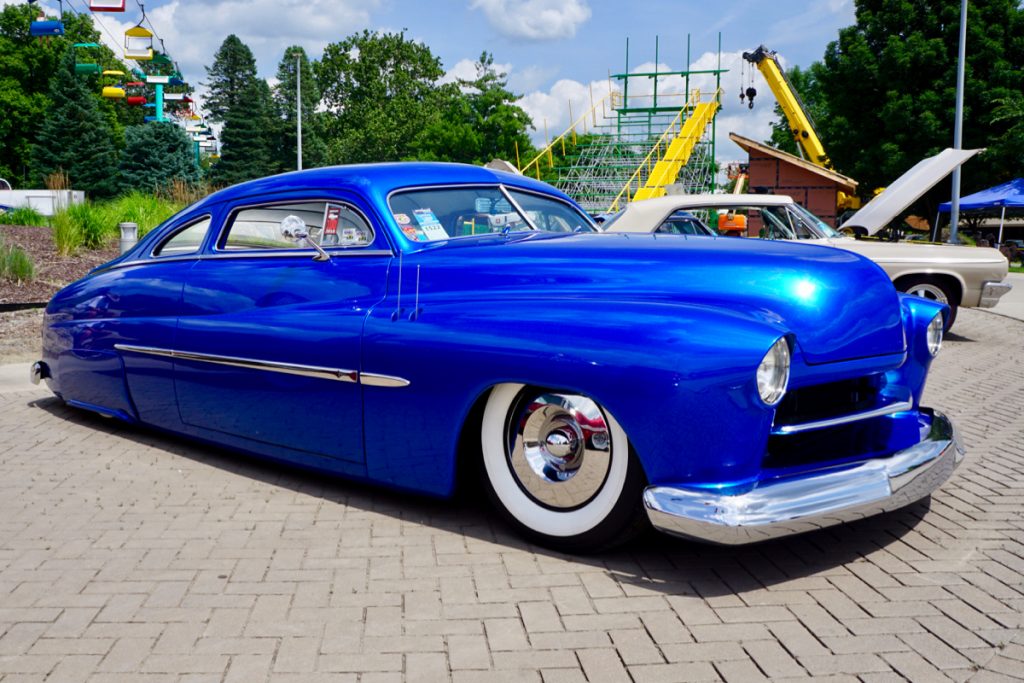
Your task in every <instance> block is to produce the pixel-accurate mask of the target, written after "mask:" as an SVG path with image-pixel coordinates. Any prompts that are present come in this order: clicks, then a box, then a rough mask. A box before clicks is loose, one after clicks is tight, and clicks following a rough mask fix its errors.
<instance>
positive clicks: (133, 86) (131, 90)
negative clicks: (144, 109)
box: [124, 81, 146, 107]
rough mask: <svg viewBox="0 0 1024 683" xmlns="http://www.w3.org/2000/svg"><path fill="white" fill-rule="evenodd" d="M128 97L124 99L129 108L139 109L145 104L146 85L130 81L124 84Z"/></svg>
mask: <svg viewBox="0 0 1024 683" xmlns="http://www.w3.org/2000/svg"><path fill="white" fill-rule="evenodd" d="M124 87H125V91H127V93H128V97H127V98H126V99H125V102H127V104H128V106H129V107H141V106H143V105H144V104H146V84H145V83H142V82H139V81H132V82H131V83H125V84H124Z"/></svg>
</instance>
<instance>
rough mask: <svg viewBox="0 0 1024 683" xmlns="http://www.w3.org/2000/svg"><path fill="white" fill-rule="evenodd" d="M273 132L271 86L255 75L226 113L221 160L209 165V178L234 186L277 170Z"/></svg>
mask: <svg viewBox="0 0 1024 683" xmlns="http://www.w3.org/2000/svg"><path fill="white" fill-rule="evenodd" d="M276 132H277V131H276V126H275V120H274V117H273V116H272V101H271V96H270V87H269V86H268V85H267V82H266V81H264V80H261V79H258V78H254V79H252V80H251V81H250V82H249V84H248V85H247V86H246V88H245V89H244V90H243V91H242V92H241V93H240V97H239V98H238V100H237V102H236V103H235V104H233V105H232V106H231V107H230V108H229V109H228V110H227V112H226V115H225V120H224V128H223V130H222V131H221V136H220V141H221V156H220V161H218V162H217V163H216V164H214V165H213V166H212V167H211V168H210V180H211V181H212V182H214V183H216V184H219V185H233V184H235V183H240V182H244V181H246V180H252V179H254V178H261V177H263V176H266V175H271V174H273V173H276V172H277V171H278V161H277V159H276V158H275V153H274V152H275V150H274V147H273V145H272V144H271V143H272V140H273V138H274V137H275V135H276Z"/></svg>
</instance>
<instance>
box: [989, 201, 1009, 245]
mask: <svg viewBox="0 0 1024 683" xmlns="http://www.w3.org/2000/svg"><path fill="white" fill-rule="evenodd" d="M1005 222H1006V207H1005V206H1004V207H1003V211H1002V213H1000V214H999V239H998V240H996V243H995V244H993V245H992V246H993V247H998V246H999V245H1000V244H1002V243H1003V223H1005Z"/></svg>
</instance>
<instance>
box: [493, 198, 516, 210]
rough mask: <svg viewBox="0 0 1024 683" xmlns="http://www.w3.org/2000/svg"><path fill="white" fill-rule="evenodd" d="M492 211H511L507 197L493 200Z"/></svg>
mask: <svg viewBox="0 0 1024 683" xmlns="http://www.w3.org/2000/svg"><path fill="white" fill-rule="evenodd" d="M493 211H494V213H512V205H511V204H509V203H508V200H507V199H504V198H502V199H498V200H496V201H495V202H494V207H493Z"/></svg>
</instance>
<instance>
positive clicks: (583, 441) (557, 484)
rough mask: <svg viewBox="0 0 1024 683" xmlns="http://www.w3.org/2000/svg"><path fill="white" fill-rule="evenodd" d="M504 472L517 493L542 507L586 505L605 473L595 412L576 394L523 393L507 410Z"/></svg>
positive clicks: (604, 429) (601, 419)
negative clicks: (507, 470)
mask: <svg viewBox="0 0 1024 683" xmlns="http://www.w3.org/2000/svg"><path fill="white" fill-rule="evenodd" d="M511 418H512V419H511V422H510V424H509V429H508V431H509V433H508V439H507V443H508V444H509V450H508V454H509V455H508V459H509V467H510V469H511V470H512V474H513V475H514V476H515V478H516V481H517V482H518V484H519V486H520V488H522V489H523V491H525V492H526V493H527V494H528V495H529V496H530V497H531V498H533V499H534V500H536V501H537V502H538V503H541V504H542V505H546V506H548V507H552V508H556V509H560V510H567V509H572V508H575V507H579V506H581V505H584V504H585V503H587V502H589V501H590V500H591V499H592V498H593V497H594V496H596V495H597V493H598V491H600V490H601V487H602V486H603V485H604V482H605V478H606V477H607V475H608V470H609V468H610V467H611V460H612V459H611V455H612V449H611V438H610V437H609V432H608V424H607V419H606V418H605V415H604V413H603V412H601V408H600V407H599V406H598V405H597V404H596V403H595V402H594V401H592V400H590V399H589V398H587V397H586V396H579V395H576V394H554V393H550V394H547V393H545V394H537V393H525V394H523V395H522V397H521V399H520V400H519V401H517V402H516V404H515V406H514V407H513V410H512V415H511Z"/></svg>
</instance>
